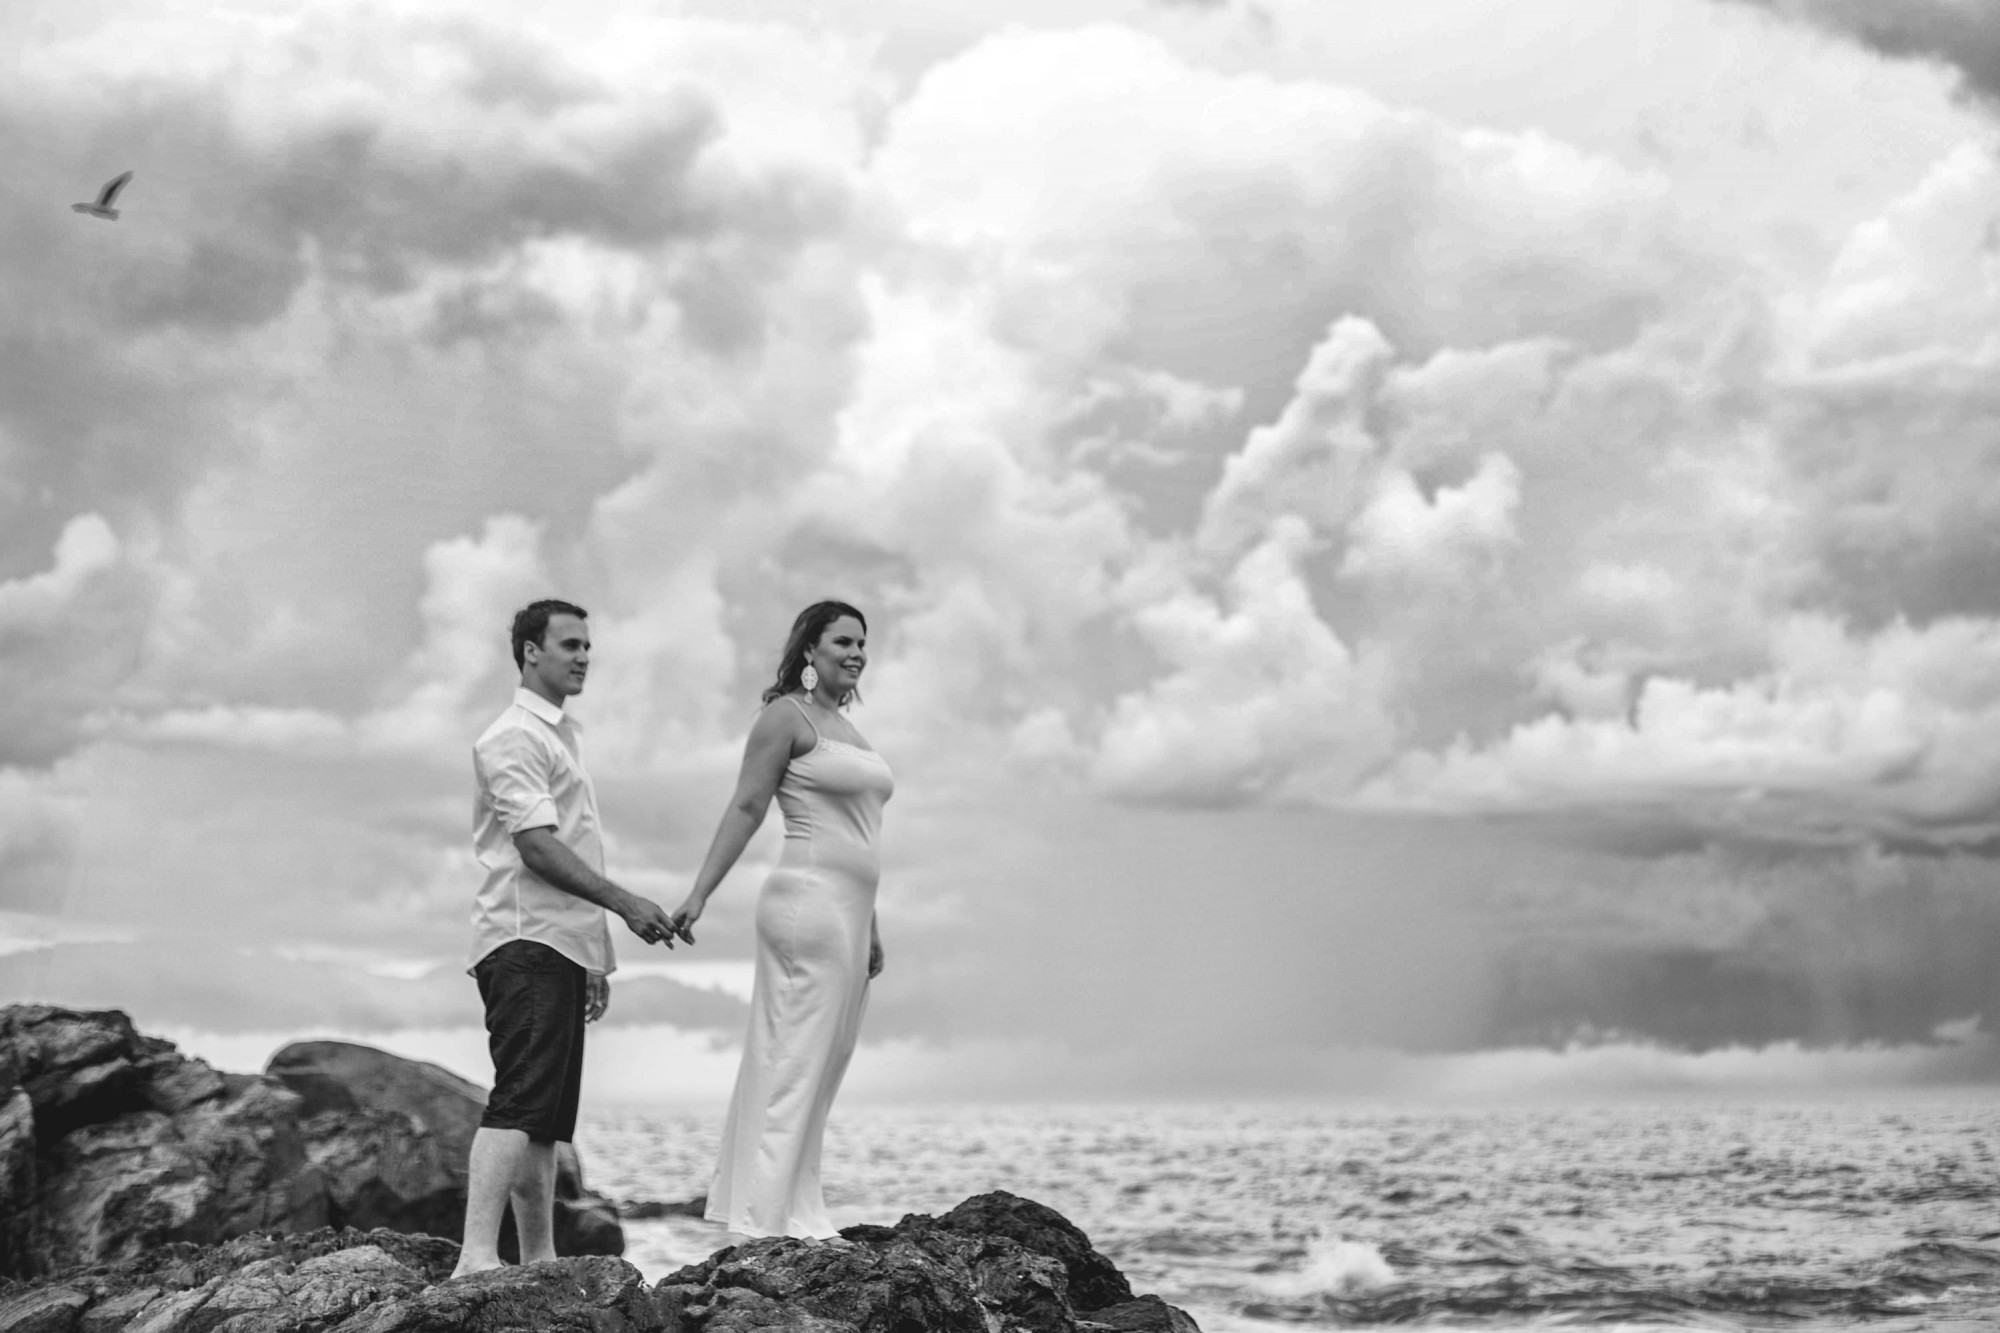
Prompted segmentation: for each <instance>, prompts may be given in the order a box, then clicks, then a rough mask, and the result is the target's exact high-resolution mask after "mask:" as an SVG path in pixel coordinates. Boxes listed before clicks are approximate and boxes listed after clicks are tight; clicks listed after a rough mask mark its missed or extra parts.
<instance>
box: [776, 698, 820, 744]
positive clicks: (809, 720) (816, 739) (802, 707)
mask: <svg viewBox="0 0 2000 1333" xmlns="http://www.w3.org/2000/svg"><path fill="white" fill-rule="evenodd" d="M785 697H786V698H787V699H790V700H791V701H792V702H793V703H794V704H795V705H797V706H798V710H799V716H800V717H802V718H804V719H805V720H806V725H807V726H809V727H811V728H812V729H813V744H814V745H817V744H819V743H820V741H821V740H823V739H824V737H822V736H821V735H820V734H819V724H818V723H816V722H814V721H813V715H812V714H811V713H808V712H807V711H806V704H805V700H803V699H801V698H799V696H798V695H796V694H788V695H786V696H785Z"/></svg>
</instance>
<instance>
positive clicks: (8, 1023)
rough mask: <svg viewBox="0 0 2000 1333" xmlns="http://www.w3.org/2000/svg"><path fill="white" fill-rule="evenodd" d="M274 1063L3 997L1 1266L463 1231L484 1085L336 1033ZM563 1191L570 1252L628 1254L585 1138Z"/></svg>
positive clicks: (17, 1269) (123, 1020)
mask: <svg viewBox="0 0 2000 1333" xmlns="http://www.w3.org/2000/svg"><path fill="white" fill-rule="evenodd" d="M272 1065H273V1071H274V1072H273V1075H272V1076H257V1075H241V1074H221V1073H218V1072H216V1071H215V1070H213V1069H211V1068H209V1066H208V1065H206V1064H204V1063H203V1062H201V1061H199V1060H191V1059H188V1058H187V1057H185V1056H183V1055H181V1054H180V1053H179V1052H178V1051H177V1050H176V1049H175V1048H174V1046H173V1044H172V1043H171V1042H167V1041H163V1040H160V1039H159V1038H156V1037H148V1036H144V1035H142V1034H141V1033H139V1032H137V1031H136V1030H135V1029H134V1028H133V1026H132V1023H131V1020H130V1019H128V1018H127V1017H126V1016H125V1015H124V1014H122V1013H118V1012H116V1011H103V1012H79V1011H76V1010H70V1009H59V1008H54V1007H51V1006H46V1005H15V1006H12V1007H9V1008H6V1009H0V1276H7V1277H24V1276H29V1275H33V1274H37V1273H46V1272H50V1271H52V1270H54V1269H58V1268H63V1267H67V1266H71V1265H75V1264H79V1263H81V1264H120V1263H127V1262H130V1261H134V1260H136V1259H138V1258H139V1257H140V1256H141V1255H143V1254H146V1253H149V1252H152V1251H155V1250H158V1249H160V1248H161V1247H162V1246H167V1245H171V1244H173V1243H176V1242H187V1243H192V1244H212V1243H215V1242H219V1241H225V1240H228V1239H229V1238H231V1237H236V1236H242V1235H246V1234H248V1233H252V1232H275V1233H281V1234H284V1233H296V1232H307V1231H313V1230H315V1229H318V1228H322V1227H327V1226H333V1227H343V1226H345V1227H357V1228H361V1229H368V1228H374V1227H386V1228H389V1229H392V1230H396V1231H403V1232H430V1233H432V1234H443V1235H450V1236H455V1235H457V1234H458V1229H459V1226H460V1225H461V1223H462V1220H463V1217H464V1208H465V1163H466V1154H467V1151H468V1149H469V1147H470V1144H471V1136H472V1130H473V1128H474V1127H476V1126H477V1123H478V1118H479V1112H480V1109H481V1108H482V1107H483V1106H484V1104H485V1098H484V1094H483V1093H482V1092H481V1091H480V1089H479V1088H478V1087H476V1086H475V1085H473V1084H470V1083H467V1082H465V1081H464V1080H463V1079H459V1078H457V1077H456V1076H455V1075H452V1074H450V1073H448V1072H446V1071H445V1070H442V1069H439V1068H437V1067H436V1066H434V1065H425V1064H421V1063H419V1062H417V1061H411V1060H403V1059H401V1058H399V1057H396V1056H392V1055H388V1054H386V1053H384V1052H381V1051H376V1050H373V1049H371V1048H369V1047H364V1046H352V1045H349V1044H347V1043H338V1042H313V1043H303V1044H301V1045H299V1046H295V1047H288V1048H286V1050H285V1051H282V1052H280V1053H279V1056H278V1057H277V1058H274V1060H273V1062H272ZM558 1192H559V1193H560V1194H562V1195H564V1196H565V1204H564V1206H560V1207H559V1208H558V1232H557V1249H558V1252H564V1253H571V1254H578V1253H599V1254H604V1253H609V1254H617V1253H620V1252H622V1250H623V1248H624V1234H623V1231H622V1230H621V1229H620V1227H619V1224H618V1219H617V1215H616V1213H615V1211H614V1210H613V1209H612V1207H611V1205H610V1203H609V1202H608V1201H606V1200H603V1199H600V1198H598V1197H596V1196H594V1195H591V1194H590V1193H589V1192H588V1191H587V1190H586V1189H585V1188H584V1185H583V1176H582V1168H581V1165H580V1164H579V1163H577V1162H576V1160H575V1158H574V1155H573V1154H571V1155H570V1156H569V1158H568V1161H567V1169H566V1170H564V1171H563V1172H562V1173H561V1179H560V1180H559V1182H558Z"/></svg>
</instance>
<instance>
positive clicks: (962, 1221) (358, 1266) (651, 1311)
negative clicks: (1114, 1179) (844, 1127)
mask: <svg viewBox="0 0 2000 1333" xmlns="http://www.w3.org/2000/svg"><path fill="white" fill-rule="evenodd" d="M456 1253H457V1247H456V1246H454V1245H452V1244H451V1243H450V1242H449V1241H441V1240H434V1239H431V1238H429V1237H423V1236H409V1235H404V1234H402V1233H398V1232H391V1231H386V1230H377V1231H372V1232H360V1231H355V1230H353V1229H351V1228H350V1229H346V1230H333V1229H326V1230H320V1231H315V1232H313V1233H311V1234H308V1235H302V1236H246V1237H242V1238H239V1239H237V1240H233V1241H230V1242H227V1243H226V1244H223V1245H220V1246H212V1247H207V1248H201V1247H195V1246H191V1245H170V1246H166V1247H164V1248H162V1249H160V1250H158V1251H156V1252H153V1253H150V1254H147V1255H144V1256H141V1257H139V1258H136V1259H133V1260H130V1261H128V1262H125V1263H123V1264H118V1265H97V1266H94V1267H88V1268H80V1269H76V1270H72V1271H70V1272H66V1273H62V1274H59V1275H57V1276H55V1277H53V1278H48V1279H44V1280H42V1281H39V1282H36V1283H34V1284H15V1285H14V1286H13V1287H12V1288H11V1289H8V1290H0V1333H210V1331H211V1330H215V1331H216V1333H489V1331H490V1333H498V1331H499V1330H502V1329H562V1330H575V1331H576V1333H752V1330H763V1331H766V1333H959V1331H961V1330H962V1333H1200V1330H1199V1329H1198V1328H1197V1327H1196V1325H1195V1323H1194V1321H1193V1320H1192V1319H1190V1318H1189V1317H1188V1316H1187V1315H1186V1314H1185V1313H1184V1312H1182V1311H1180V1310H1177V1309H1175V1308H1174V1307H1173V1306H1170V1305H1167V1304H1165V1303H1164V1302H1162V1301H1160V1300H1158V1299H1156V1298H1153V1297H1139V1298H1136V1299H1133V1298H1131V1293H1130V1288H1129V1287H1128V1286H1127V1285H1126V1283H1125V1279H1124V1277H1123V1276H1122V1275H1120V1274H1119V1273H1118V1270H1117V1269H1116V1268H1115V1267H1113V1266H1112V1265H1111V1263H1110V1261H1108V1260H1106V1259H1105V1258H1104V1256H1102V1255H1100V1254H1098V1253H1097V1252H1096V1251H1095V1250H1094V1249H1092V1248H1091V1247H1090V1242H1089V1239H1088V1238H1087V1237H1085V1236H1084V1235H1083V1233H1082V1232H1080V1231H1078V1230H1077V1229H1076V1228H1075V1227H1074V1226H1072V1225H1070V1223H1069V1222H1067V1221H1066V1220H1065V1219H1063V1218H1062V1217H1061V1215H1060V1214H1057V1213H1055V1212H1054V1211H1053V1210H1051V1209H1047V1208H1044V1207H1042V1206H1041V1205H1040V1204H1036V1203H1033V1202H1031V1201H1029V1200H1026V1199H1017V1198H1015V1197H1014V1196H1012V1195H1009V1194H1004V1193H995V1194H986V1195H981V1196H979V1197H978V1198H975V1199H969V1200H967V1201H966V1202H965V1203H964V1204H962V1205H960V1206H959V1207H958V1208H956V1209H953V1210H952V1212H950V1213H947V1214H946V1215H945V1216H943V1217H941V1218H931V1217H926V1216H922V1215H912V1216H909V1217H905V1218H904V1219H903V1220H902V1221H901V1222H898V1223H897V1224H896V1225H895V1226H893V1227H872V1226H871V1227H850V1228H849V1229H848V1230H846V1231H845V1232H843V1233H842V1234H841V1235H840V1237H839V1238H837V1239H833V1240H826V1241H804V1240H790V1239H782V1238H780V1239H771V1240H757V1241H751V1242H749V1243H748V1244H745V1245H740V1246H736V1247H733V1248H730V1249H726V1250H721V1251H719V1252H717V1253H716V1254H715V1255H713V1256H711V1257H710V1258H709V1259H707V1260H706V1261H704V1262H702V1263H700V1264H695V1265H692V1266H690V1267H687V1268H684V1269H681V1270H680V1271H679V1272H677V1273H674V1274H672V1275H670V1276H668V1277H666V1278H664V1279H662V1280H661V1281H660V1282H659V1283H657V1284H655V1285H654V1286H653V1287H651V1288H650V1289H649V1288H648V1287H647V1286H646V1284H645V1282H644V1281H643V1280H642V1279H641V1277H640V1275H639V1272H638V1270H637V1269H635V1268H633V1267H632V1266H631V1265H630V1264H627V1263H625V1262H624V1261H623V1260H621V1259H615V1258H609V1257H603V1256H586V1257H579V1258H569V1259H559V1260H556V1261H555V1262H553V1263H546V1264H533V1265H529V1266H526V1267H510V1268H505V1269H501V1270H499V1271H497V1272H493V1273H483V1274H480V1275H478V1276H476V1277H470V1278H461V1279H457V1280H454V1281H443V1280H441V1279H443V1278H444V1277H445V1276H446V1275H447V1274H448V1273H449V1272H450V1270H451V1266H452V1263H453V1262H454V1260H455V1257H456ZM1072 1274H1078V1275H1081V1276H1082V1278H1083V1281H1084V1284H1085V1285H1084V1287H1083V1288H1081V1290H1094V1291H1100V1292H1101V1291H1110V1292H1112V1293H1114V1294H1117V1293H1122V1294H1123V1297H1124V1299H1120V1300H1118V1301H1117V1302H1115V1303H1113V1304H1111V1305H1109V1306H1103V1307H1093V1306H1090V1305H1088V1304H1087V1303H1080V1299H1079V1297H1078V1295H1077V1292H1078V1290H1079V1288H1076V1287H1073V1286H1072V1278H1071V1275H1072ZM1092 1284H1096V1285H1092Z"/></svg>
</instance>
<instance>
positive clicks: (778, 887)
mask: <svg viewBox="0 0 2000 1333" xmlns="http://www.w3.org/2000/svg"><path fill="white" fill-rule="evenodd" d="M867 647H868V622H867V621H866V620H864V619H863V618H862V615H861V613H860V612H859V611H857V610H855V609H854V608H853V607H851V606H849V605H847V604H846V603H844V602H819V603H817V604H815V605H813V606H809V607H807V608H806V609H805V610H804V611H802V612H800V613H799V618H798V619H797V620H796V621H794V622H793V624H792V633H791V637H790V638H789V639H787V640H786V642H785V652H784V656H783V657H782V658H780V659H779V662H778V672H777V680H776V682H775V683H774V684H773V685H772V686H771V687H770V688H769V689H767V690H765V691H764V710H763V712H761V713H759V714H758V716H757V721H756V722H755V723H754V724H753V725H752V726H751V728H750V740H749V743H748V744H747V745H746V746H745V747H744V751H743V769H742V772H741V774H740V775H739V776H738V778H737V780H736V795H735V796H734V797H733V798H732V799H731V801H730V803H729V808H728V809H727V810H725V811H723V815H722V823H721V825H720V826H719V827H718V828H717V829H716V831H715V838H714V840H713V841H712V842H711V843H710V845H709V849H708V856H707V858H706V859H704V860H703V862H702V865H701V872H700V873H699V874H698V875H696V876H695V881H694V887H693V888H692V889H691V890H689V892H688V896H687V901H686V902H684V903H682V904H681V906H680V907H679V908H678V909H677V910H676V911H675V912H674V914H673V921H674V925H675V927H676V929H677V930H678V931H679V933H680V935H681V937H682V938H683V939H685V940H687V941H688V942H689V943H693V942H694V936H693V934H692V933H690V930H689V928H690V927H691V926H693V925H694V923H695V922H696V921H697V920H699V919H700V918H701V911H702V908H703V907H704V906H706V905H707V903H708V899H709V895H710V894H712V893H714V892H715V889H716V886H717V885H718V884H720V883H721V882H722V877H723V876H724V875H727V874H728V873H729V870H730V867H731V866H733V865H735V864H736V859H737V857H739V856H741V855H742V854H743V847H744V844H746V843H747V842H749V841H750V836H751V835H752V834H753V833H755V832H756V831H757V829H758V827H759V826H760V825H762V824H763V822H764V815H765V812H766V811H767V810H768V809H769V808H770V804H771V798H772V797H773V796H774V795H775V796H776V797H777V798H778V808H779V809H780V810H781V811H783V812H784V817H785V843H784V852H783V854H782V855H781V856H780V857H779V860H778V864H777V866H776V868H774V869H773V870H772V871H771V874H770V876H769V877H768V878H767V879H765V881H764V887H763V890H762V891H761V892H760V893H759V894H758V897H757V976H756V982H755V985H754V986H753V988H752V990H751V994H750V1032H749V1036H748V1037H747V1039H746V1040H745V1041H744V1043H743V1064H742V1066H741V1067H740V1068H739V1069H738V1071H737V1074H736V1091H735V1094H734V1095H733V1096H732V1097H731V1099H730V1104H729V1117H728V1119H727V1120H726V1121H725V1122H724V1123H723V1128H722V1150H721V1158H720V1161H718V1162H717V1164H716V1168H715V1179H714V1181H713V1183H712V1184H711V1185H710V1186H709V1191H708V1212H707V1216H708V1220H709V1221H711V1222H720V1223H722V1224H723V1225H724V1226H725V1227H727V1228H729V1230H731V1231H734V1232H738V1233H740V1234H743V1235H748V1236H813V1237H825V1236H832V1235H835V1234H837V1233H836V1229H835V1228H834V1226H833V1224H832V1222H831V1221H829V1220H828V1218H827V1214H826V1203H825V1201H824V1200H823V1199H822V1198H821V1196H820V1183H819V1156H820V1138H821V1135H822V1134H823V1132H824V1131H825V1129H826V1113H827V1111H828V1109H829V1108H830V1107H831V1106H832V1105H833V1095H834V1093H835V1092H837V1091H838V1090H839V1088H840V1079H841V1075H843V1074H845V1073H846V1072H847V1062H848V1058H849V1057H850V1056H852V1055H853V1054H854V1042H855V1038H856V1037H857V1036H858V1035H859V1034H860V1031H861V1014H862V1010H863V1008H864V1007H865V1005H866V1002H867V998H868V982H869V980H870V979H871V978H873V977H874V976H875V975H876V973H878V972H880V971H881V970H882V940H881V936H880V935H879V934H878V933H877V931H876V928H875V880H876V875H877V870H878V865H877V860H876V852H875V841H876V833H877V831H878V830H879V829H880V827H881V819H882V803H883V802H884V801H886V800H888V799H889V795H890V793H891V792H892V791H894V790H895V785H896V784H895V780H894V779H893V778H891V777H890V775H889V765H888V764H887V763H886V762H885V761H884V760H883V758H882V756H880V755H879V754H876V753H875V751H874V750H872V749H870V748H869V747H868V743H867V742H866V741H864V740H863V739H862V738H861V733H860V732H858V731H856V730H855V729H854V724H853V723H851V722H849V721H848V720H847V718H846V717H845V716H843V715H842V711H841V710H843V709H844V708H845V707H846V706H847V704H848V702H849V701H850V700H852V699H854V698H856V697H858V696H857V695H856V691H855V687H856V686H857V685H858V684H859V682H860V680H861V671H862V668H863V667H864V666H866V665H867Z"/></svg>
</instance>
